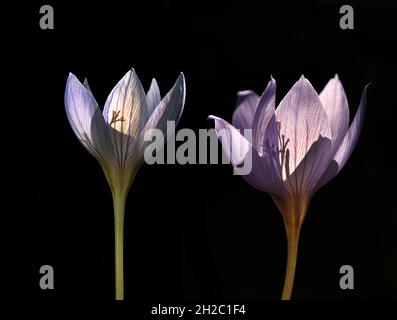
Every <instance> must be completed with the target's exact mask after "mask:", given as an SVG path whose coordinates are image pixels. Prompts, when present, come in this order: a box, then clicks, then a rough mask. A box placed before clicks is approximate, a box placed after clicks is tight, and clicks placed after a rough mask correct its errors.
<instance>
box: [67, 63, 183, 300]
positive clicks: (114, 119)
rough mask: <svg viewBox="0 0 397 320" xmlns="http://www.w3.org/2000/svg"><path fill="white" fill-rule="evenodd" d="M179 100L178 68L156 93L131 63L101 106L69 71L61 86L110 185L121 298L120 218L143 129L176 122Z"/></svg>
mask: <svg viewBox="0 0 397 320" xmlns="http://www.w3.org/2000/svg"><path fill="white" fill-rule="evenodd" d="M184 102H185V79H184V76H183V74H182V73H181V74H180V76H179V77H178V79H177V80H176V83H175V85H174V86H173V87H172V89H171V90H170V91H169V92H168V93H167V94H166V95H165V96H164V98H163V99H161V96H160V90H159V87H158V85H157V82H156V80H155V79H153V80H152V83H151V85H150V88H149V90H148V92H147V93H146V94H145V91H144V90H143V87H142V85H141V82H140V81H139V79H138V77H137V75H136V73H135V71H134V70H133V69H131V70H130V71H129V72H127V74H126V75H125V76H124V77H123V78H122V79H121V80H120V81H119V82H118V83H117V85H116V86H115V87H114V88H113V90H112V91H111V92H110V94H109V96H108V98H107V100H106V102H105V106H104V108H103V111H101V110H100V109H99V107H98V104H97V102H96V101H95V98H94V96H93V94H92V92H91V90H90V88H89V86H88V83H87V81H85V82H84V84H82V83H81V82H80V81H79V80H78V79H77V78H76V77H75V76H74V75H73V74H72V73H70V74H69V77H68V80H67V83H66V89H65V107H66V114H67V117H68V120H69V123H70V125H71V127H72V129H73V131H74V133H75V134H76V136H77V138H78V139H79V141H80V142H81V143H82V145H83V146H84V147H85V148H86V149H87V150H88V151H89V152H90V153H91V154H92V155H93V156H94V157H95V158H96V159H97V160H98V162H99V163H100V165H101V167H102V169H103V171H104V173H105V176H106V179H107V181H108V183H109V186H110V189H111V191H112V196H113V203H114V211H115V234H116V241H115V243H116V298H117V299H123V296H124V293H123V292H124V288H123V222H124V207H125V200H126V196H127V193H128V190H129V188H130V186H131V183H132V181H133V179H134V177H135V175H136V173H137V171H138V169H139V168H140V166H141V165H142V163H143V155H144V149H145V147H146V142H145V141H144V135H145V133H146V132H147V131H148V130H150V129H155V128H156V129H161V130H162V131H163V133H164V135H166V130H165V128H166V123H167V121H175V122H178V121H179V118H180V116H181V114H182V111H183V106H184Z"/></svg>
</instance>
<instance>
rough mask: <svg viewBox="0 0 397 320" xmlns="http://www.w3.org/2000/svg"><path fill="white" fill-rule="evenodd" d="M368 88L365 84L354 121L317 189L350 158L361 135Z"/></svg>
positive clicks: (333, 175)
mask: <svg viewBox="0 0 397 320" xmlns="http://www.w3.org/2000/svg"><path fill="white" fill-rule="evenodd" d="M367 88H368V85H366V86H365V88H364V90H363V93H362V95H361V100H360V105H359V107H358V110H357V112H356V115H355V116H354V119H353V122H352V123H351V125H350V127H349V130H348V131H347V134H346V136H345V137H344V139H343V141H342V143H341V145H340V147H339V149H338V151H337V152H336V154H335V157H334V160H333V161H332V163H331V165H330V166H329V168H328V169H327V171H326V172H325V173H324V175H323V176H322V177H321V180H320V181H319V182H318V184H317V189H319V188H321V187H322V186H323V185H325V184H326V183H328V182H329V181H330V180H331V179H332V178H334V177H335V176H336V175H337V174H338V173H339V172H340V171H341V170H342V168H343V167H344V166H345V164H346V161H347V160H348V159H349V157H350V155H351V153H352V152H353V150H354V147H355V146H356V144H357V141H358V138H359V137H360V133H361V129H362V126H363V123H364V114H365V107H366V101H367Z"/></svg>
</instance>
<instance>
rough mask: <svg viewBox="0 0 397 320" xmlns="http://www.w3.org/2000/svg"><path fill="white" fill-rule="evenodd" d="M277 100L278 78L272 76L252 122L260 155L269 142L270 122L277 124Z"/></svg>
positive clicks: (255, 144) (256, 146) (255, 145)
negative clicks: (267, 132) (267, 131)
mask: <svg viewBox="0 0 397 320" xmlns="http://www.w3.org/2000/svg"><path fill="white" fill-rule="evenodd" d="M275 102H276V80H274V79H273V78H271V79H270V81H269V83H268V85H267V87H266V89H265V91H264V92H263V93H262V95H261V97H260V98H259V102H258V108H257V109H256V112H255V115H254V119H253V123H252V134H253V138H252V140H253V146H254V148H255V149H256V150H257V151H258V153H259V154H260V155H262V154H263V147H264V145H266V144H267V142H266V140H267V139H268V137H266V128H267V126H268V124H269V122H273V124H275V118H274V112H275Z"/></svg>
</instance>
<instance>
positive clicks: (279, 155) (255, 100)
mask: <svg viewBox="0 0 397 320" xmlns="http://www.w3.org/2000/svg"><path fill="white" fill-rule="evenodd" d="M366 89H367V87H365V89H364V91H363V94H362V97H361V101H360V105H359V108H358V110H357V112H356V115H355V117H354V120H353V122H352V123H351V124H350V126H349V107H348V103H347V99H346V95H345V91H344V89H343V87H342V84H341V82H340V81H339V78H338V76H337V75H336V76H335V77H334V78H333V79H331V80H330V81H329V82H328V83H327V85H326V86H325V88H324V89H323V91H322V92H321V93H320V94H317V92H316V91H315V90H314V88H313V87H312V85H311V84H310V82H309V81H308V80H307V79H305V78H304V77H303V76H302V77H301V78H300V79H299V81H298V82H296V83H295V84H294V86H293V87H292V88H291V90H290V91H289V92H288V93H287V95H286V96H285V97H284V98H283V99H282V101H281V102H280V104H279V106H278V107H277V109H276V108H275V96H276V81H275V80H274V79H273V78H272V79H271V80H270V81H269V84H268V85H267V87H266V89H265V91H264V92H263V94H262V95H261V96H260V97H259V96H258V95H256V94H255V93H254V92H252V91H242V92H239V93H238V100H237V107H236V110H235V112H234V114H233V119H232V123H233V125H231V124H229V123H228V122H226V121H225V120H223V119H220V118H218V117H214V116H210V118H212V119H214V120H215V129H216V131H217V133H218V136H219V137H220V138H221V142H222V146H223V148H224V151H225V153H226V155H228V156H229V158H230V161H231V163H232V165H233V166H238V165H239V164H241V163H242V161H244V158H245V157H246V155H247V152H252V170H251V172H250V173H249V174H248V175H246V176H243V178H244V179H245V180H246V181H247V182H248V183H250V184H251V185H252V186H254V187H256V188H258V189H259V190H261V191H264V192H267V193H269V194H270V195H271V197H272V198H273V200H274V202H275V204H276V205H277V207H278V208H279V210H280V212H281V213H282V216H283V219H284V224H285V228H286V232H287V238H288V251H289V254H288V262H287V275H286V280H285V286H284V291H283V298H284V299H289V298H290V295H291V291H292V284H293V278H294V271H295V263H296V256H297V243H298V238H299V231H300V227H301V225H302V223H303V220H304V217H305V214H306V211H307V208H308V205H309V202H310V199H311V198H312V196H313V195H314V193H315V192H316V191H317V190H318V189H319V188H320V187H321V186H323V185H324V184H326V183H327V182H328V181H330V180H331V179H332V178H333V177H335V176H336V175H337V174H338V173H339V172H340V170H341V169H342V168H343V166H344V165H345V163H346V161H347V159H348V158H349V156H350V154H351V153H352V151H353V149H354V147H355V145H356V143H357V140H358V137H359V135H360V131H361V128H362V124H363V119H364V109H365V103H366ZM242 129H252V139H251V141H250V140H249V139H246V138H245V137H244V135H242ZM221 130H227V131H228V132H229V134H228V135H224V134H222V135H220V134H219V133H220V131H221Z"/></svg>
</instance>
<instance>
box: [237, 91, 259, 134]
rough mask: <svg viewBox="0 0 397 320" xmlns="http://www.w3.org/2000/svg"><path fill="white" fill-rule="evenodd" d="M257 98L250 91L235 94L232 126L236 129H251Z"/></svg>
mask: <svg viewBox="0 0 397 320" xmlns="http://www.w3.org/2000/svg"><path fill="white" fill-rule="evenodd" d="M258 100H259V96H258V95H257V94H256V93H255V92H253V91H250V90H246V91H239V92H238V93H237V102H236V110H235V111H234V113H233V117H232V124H233V126H234V127H235V128H237V129H251V128H252V120H253V117H254V114H255V110H256V108H257V105H258Z"/></svg>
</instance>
